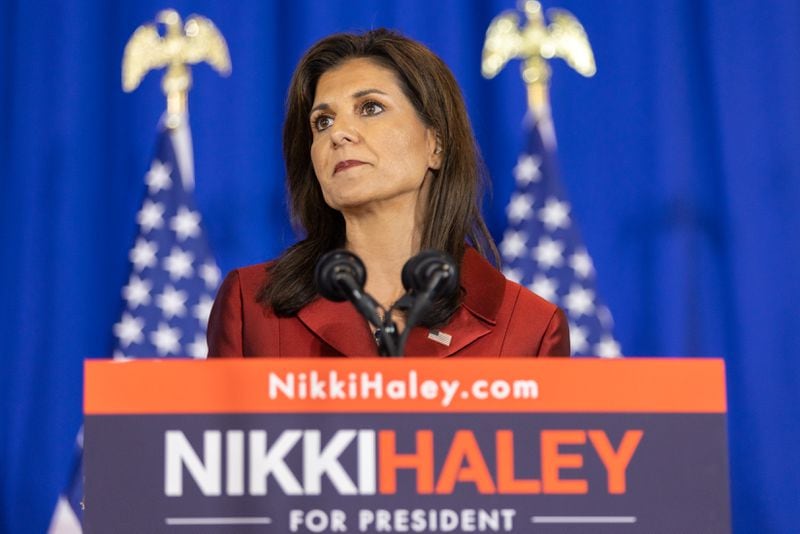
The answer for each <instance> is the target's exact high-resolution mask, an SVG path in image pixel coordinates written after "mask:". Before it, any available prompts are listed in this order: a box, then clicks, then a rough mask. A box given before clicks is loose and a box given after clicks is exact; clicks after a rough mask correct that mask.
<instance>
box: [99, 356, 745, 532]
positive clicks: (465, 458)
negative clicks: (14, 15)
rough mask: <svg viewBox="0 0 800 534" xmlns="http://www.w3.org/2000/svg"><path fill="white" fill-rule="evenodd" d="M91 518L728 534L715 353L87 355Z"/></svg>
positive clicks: (206, 526) (327, 527)
mask: <svg viewBox="0 0 800 534" xmlns="http://www.w3.org/2000/svg"><path fill="white" fill-rule="evenodd" d="M84 411H85V430H84V432H85V434H84V458H85V460H84V465H85V484H84V488H85V501H84V502H85V510H84V532H87V533H95V532H97V533H106V532H115V533H128V532H130V533H137V534H138V533H142V532H148V533H159V532H168V533H177V532H191V533H195V532H198V533H204V532H236V533H239V532H244V533H246V532H275V533H281V534H284V533H291V532H301V533H318V532H350V533H352V532H520V533H521V532H535V533H543V534H549V533H575V532H586V533H589V532H591V533H647V534H657V533H675V532H686V533H689V532H698V533H703V534H714V533H728V532H730V530H731V527H730V509H729V493H728V457H727V440H726V401H725V381H724V365H723V362H722V361H721V360H718V359H627V360H600V359H572V360H559V359H521V358H520V359H505V358H503V359H497V358H469V359H466V358H465V359H458V358H456V359H443V360H439V359H426V358H406V359H400V358H392V359H382V358H381V359H373V358H350V359H345V358H297V359H269V358H264V359H260V358H259V359H242V360H235V361H234V360H208V361H190V360H135V361H125V362H115V361H98V360H94V361H87V362H86V366H85V399H84Z"/></svg>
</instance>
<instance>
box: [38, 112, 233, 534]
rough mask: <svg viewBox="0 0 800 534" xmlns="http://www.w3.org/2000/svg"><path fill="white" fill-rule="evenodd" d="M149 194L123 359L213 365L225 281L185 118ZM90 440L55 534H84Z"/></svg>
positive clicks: (163, 149) (165, 135)
mask: <svg viewBox="0 0 800 534" xmlns="http://www.w3.org/2000/svg"><path fill="white" fill-rule="evenodd" d="M145 183H146V185H147V192H146V195H145V198H144V202H143V203H142V207H141V209H140V210H139V212H138V213H137V215H136V222H137V223H138V226H139V230H138V235H137V237H136V240H135V243H134V246H133V248H132V249H131V251H130V253H129V255H128V257H129V259H130V261H131V273H130V277H129V278H128V282H127V284H126V285H125V286H124V287H123V288H122V298H123V300H124V303H125V305H124V311H123V312H122V317H121V318H120V320H119V322H117V323H116V324H115V325H114V327H113V332H114V337H115V348H114V350H113V355H114V357H115V358H152V357H165V356H191V357H193V358H205V357H206V352H207V347H206V325H207V323H208V315H209V312H210V311H211V305H212V303H213V301H214V295H215V294H216V291H217V287H218V285H219V281H220V271H219V268H218V267H217V264H216V262H215V261H214V258H213V256H212V255H211V251H210V249H209V246H208V241H207V239H206V236H205V233H204V231H203V228H202V225H201V218H200V213H199V212H198V211H197V208H196V206H195V202H194V196H193V189H194V172H193V163H192V147H191V134H190V133H189V127H188V124H187V120H186V118H185V117H182V118H181V120H180V121H179V125H178V126H177V127H174V128H167V127H165V126H162V127H161V128H160V133H159V135H158V140H157V144H156V153H155V157H154V158H153V162H152V164H151V165H150V170H149V171H148V172H147V174H146V175H145ZM82 452H83V439H82V433H81V434H79V436H78V440H77V455H76V463H75V468H74V469H73V474H72V479H71V482H70V485H69V488H68V489H67V491H66V492H65V493H64V494H62V495H61V496H60V497H59V500H58V503H57V505H56V510H55V512H54V514H53V519H52V521H51V523H50V529H49V532H50V533H51V534H73V533H80V532H81V526H80V518H81V517H82V515H83V514H82V505H81V501H82V498H83V468H82Z"/></svg>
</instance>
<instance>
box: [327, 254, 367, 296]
mask: <svg viewBox="0 0 800 534" xmlns="http://www.w3.org/2000/svg"><path fill="white" fill-rule="evenodd" d="M343 277H349V278H351V279H352V280H353V282H355V284H356V286H358V287H359V288H363V287H364V284H365V283H366V281H367V270H366V268H365V267H364V262H362V261H361V258H359V257H358V256H356V255H355V254H353V253H352V252H350V251H348V250H344V249H337V250H331V251H330V252H326V253H325V254H323V255H322V257H321V258H320V259H319V261H317V266H316V267H315V269H314V282H315V283H316V284H317V291H319V294H320V295H322V296H323V297H325V298H326V299H328V300H332V301H334V302H342V301H344V300H347V299H348V291H347V288H346V286H345V285H344V284H342V283H341V281H342V278H343Z"/></svg>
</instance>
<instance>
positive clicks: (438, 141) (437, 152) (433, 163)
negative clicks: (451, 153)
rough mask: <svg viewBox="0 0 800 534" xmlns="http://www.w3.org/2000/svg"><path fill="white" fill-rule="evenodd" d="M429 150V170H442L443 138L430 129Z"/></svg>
mask: <svg viewBox="0 0 800 534" xmlns="http://www.w3.org/2000/svg"><path fill="white" fill-rule="evenodd" d="M428 149H429V153H428V154H429V155H428V168H429V169H433V170H435V171H438V170H439V169H441V168H442V161H443V160H444V149H443V148H442V137H441V136H440V135H439V133H438V132H436V130H433V129H431V128H429V129H428Z"/></svg>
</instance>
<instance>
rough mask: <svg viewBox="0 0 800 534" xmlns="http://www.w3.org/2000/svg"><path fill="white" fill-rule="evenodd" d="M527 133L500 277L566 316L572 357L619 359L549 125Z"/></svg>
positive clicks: (533, 123) (530, 126) (544, 122)
mask: <svg viewBox="0 0 800 534" xmlns="http://www.w3.org/2000/svg"><path fill="white" fill-rule="evenodd" d="M526 129H527V134H528V138H527V141H526V148H525V150H524V151H523V152H522V153H521V154H520V156H519V158H518V160H517V163H516V165H515V166H514V168H513V171H512V173H513V175H514V180H515V184H516V188H515V191H514V192H513V193H512V194H511V197H510V200H509V203H508V205H507V207H506V215H507V217H508V226H507V227H506V230H505V232H504V233H503V239H502V241H501V242H500V246H499V249H500V253H501V254H502V257H503V266H502V271H503V274H504V275H505V276H506V278H508V279H509V280H512V281H514V282H517V283H519V284H522V285H524V286H526V287H527V288H529V289H530V290H531V291H533V292H534V293H536V294H537V295H539V296H541V297H542V298H544V299H546V300H548V301H550V302H552V303H553V304H555V305H557V306H559V307H561V308H562V309H563V310H564V311H565V312H566V314H567V317H568V319H569V323H570V341H571V346H572V354H578V355H586V356H594V355H604V356H609V357H610V356H619V355H620V353H621V348H620V347H619V344H618V343H617V342H616V341H615V340H614V336H613V333H612V331H611V329H612V327H613V321H612V319H611V313H610V312H609V311H608V308H606V306H605V305H604V304H603V303H602V301H601V300H600V299H599V298H598V295H597V291H596V288H595V285H594V284H595V277H596V274H595V268H594V265H593V263H592V259H591V257H590V256H589V252H588V251H587V250H586V247H585V245H584V244H583V241H582V240H581V236H580V234H579V232H578V224H577V221H576V220H575V214H573V213H572V206H571V204H570V202H569V199H568V198H567V197H566V194H565V192H564V189H563V187H562V186H561V183H560V179H559V177H558V174H557V171H556V161H555V160H556V158H555V152H554V149H555V146H556V145H555V142H554V138H553V135H554V130H553V126H552V122H551V121H550V120H549V118H543V119H541V120H538V121H537V120H530V121H527V122H526ZM543 132H544V137H546V138H547V140H548V141H547V142H545V140H544V139H543Z"/></svg>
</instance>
